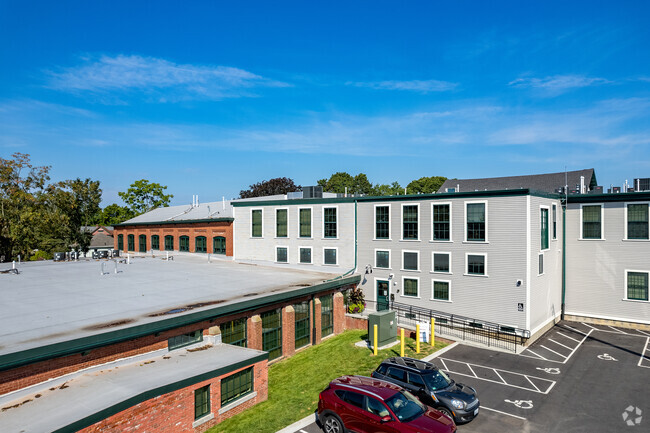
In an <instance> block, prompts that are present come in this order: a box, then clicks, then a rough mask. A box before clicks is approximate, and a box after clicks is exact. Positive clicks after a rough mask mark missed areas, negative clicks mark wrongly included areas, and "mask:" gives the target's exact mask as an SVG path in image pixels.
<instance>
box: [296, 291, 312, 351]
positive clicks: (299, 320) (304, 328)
mask: <svg viewBox="0 0 650 433" xmlns="http://www.w3.org/2000/svg"><path fill="white" fill-rule="evenodd" d="M293 310H294V312H295V313H294V314H295V326H296V330H295V341H296V345H295V346H296V349H298V348H300V347H303V346H306V345H308V344H309V337H310V335H309V302H302V303H300V304H295V305H294V306H293Z"/></svg>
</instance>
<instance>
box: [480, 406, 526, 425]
mask: <svg viewBox="0 0 650 433" xmlns="http://www.w3.org/2000/svg"><path fill="white" fill-rule="evenodd" d="M481 409H484V410H489V411H492V412H496V413H500V414H502V415H508V416H511V417H513V418H518V419H521V420H524V421H526V418H524V417H523V416H518V415H513V414H511V413H508V412H503V411H500V410H496V409H492V408H489V407H485V406H481Z"/></svg>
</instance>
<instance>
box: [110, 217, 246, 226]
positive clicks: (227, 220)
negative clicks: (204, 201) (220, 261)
mask: <svg viewBox="0 0 650 433" xmlns="http://www.w3.org/2000/svg"><path fill="white" fill-rule="evenodd" d="M234 220H235V219H234V218H232V217H228V218H205V219H196V220H175V221H147V222H134V223H130V222H123V223H119V224H113V227H126V226H151V225H156V224H195V223H221V222H226V223H229V222H233V221H234Z"/></svg>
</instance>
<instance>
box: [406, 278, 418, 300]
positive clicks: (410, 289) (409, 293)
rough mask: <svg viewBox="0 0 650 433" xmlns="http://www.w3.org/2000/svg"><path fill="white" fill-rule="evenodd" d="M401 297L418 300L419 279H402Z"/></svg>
mask: <svg viewBox="0 0 650 433" xmlns="http://www.w3.org/2000/svg"><path fill="white" fill-rule="evenodd" d="M402 296H404V297H407V298H419V297H420V278H418V277H402Z"/></svg>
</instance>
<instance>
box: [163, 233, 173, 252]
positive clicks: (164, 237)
mask: <svg viewBox="0 0 650 433" xmlns="http://www.w3.org/2000/svg"><path fill="white" fill-rule="evenodd" d="M174 238H175V236H174V235H164V236H163V245H164V246H165V251H175V250H174ZM167 239H171V244H172V247H171V249H167Z"/></svg>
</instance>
